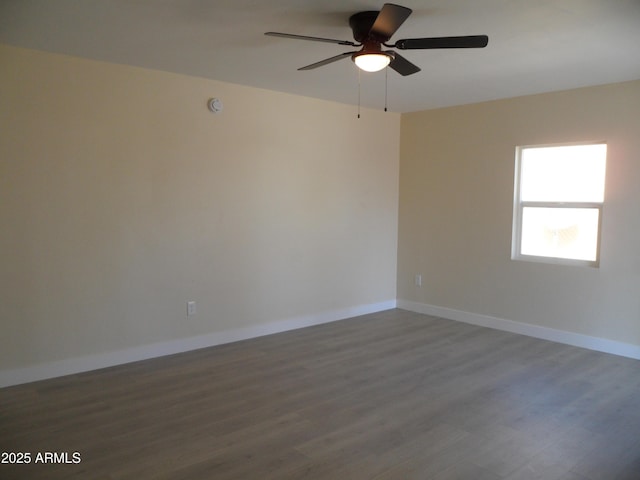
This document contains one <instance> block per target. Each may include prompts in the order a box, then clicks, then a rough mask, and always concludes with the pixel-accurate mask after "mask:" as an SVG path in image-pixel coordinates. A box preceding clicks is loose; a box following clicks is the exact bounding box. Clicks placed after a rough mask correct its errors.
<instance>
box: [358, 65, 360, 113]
mask: <svg viewBox="0 0 640 480" xmlns="http://www.w3.org/2000/svg"><path fill="white" fill-rule="evenodd" d="M358 118H360V69H359V68H358Z"/></svg>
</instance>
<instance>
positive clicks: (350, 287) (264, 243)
mask: <svg viewBox="0 0 640 480" xmlns="http://www.w3.org/2000/svg"><path fill="white" fill-rule="evenodd" d="M0 77H1V78H2V88H1V89H0V107H1V108H0V132H1V133H0V135H1V137H0V159H1V160H0V221H1V225H2V235H1V236H0V252H2V261H1V270H0V286H1V291H2V293H1V296H2V299H1V302H0V325H1V329H2V334H1V335H0V370H3V369H14V368H20V367H27V366H30V365H35V364H40V363H46V362H52V361H57V360H63V359H69V358H76V357H83V356H86V355H95V354H101V353H105V352H115V351H119V350H122V349H130V348H135V347H137V346H140V345H147V344H152V343H154V342H166V341H171V340H175V339H181V338H187V337H193V336H198V335H203V334H210V333H211V332H216V331H224V330H229V329H234V328H243V327H248V326H252V325H260V324H266V323H269V322H274V321H280V320H285V319H289V318H295V317H299V316H305V315H314V314H318V313H322V312H327V311H335V310H340V309H348V308H352V307H357V306H361V305H369V304H375V303H377V302H385V301H391V300H393V301H395V298H396V251H397V210H398V165H399V138H400V133H399V128H400V116H399V115H398V114H392V113H386V114H385V113H384V112H379V111H373V110H365V111H363V115H362V118H361V119H360V120H358V119H357V118H356V109H355V107H350V106H345V105H340V104H336V103H329V102H325V101H319V100H314V99H309V98H304V97H297V96H291V95H285V94H280V93H275V92H268V91H263V90H257V89H252V88H245V87H241V86H237V85H230V84H226V83H220V82H215V81H210V80H205V79H200V78H192V77H185V76H179V75H174V74H169V73H164V72H157V71H150V70H144V69H138V68H131V67H127V66H120V65H113V64H107V63H101V62H94V61H87V60H81V59H77V58H71V57H65V56H59V55H54V54H47V53H41V52H35V51H29V50H23V49H17V48H13V47H8V46H0ZM213 96H215V97H219V98H221V99H222V100H223V102H224V112H223V113H222V114H219V115H214V114H212V113H210V112H209V111H208V110H207V108H206V102H207V100H208V98H210V97H213ZM378 132H379V133H384V134H383V135H382V134H381V135H379V134H378ZM188 300H195V301H197V305H198V314H197V315H196V316H194V317H189V318H186V302H187V301H188Z"/></svg>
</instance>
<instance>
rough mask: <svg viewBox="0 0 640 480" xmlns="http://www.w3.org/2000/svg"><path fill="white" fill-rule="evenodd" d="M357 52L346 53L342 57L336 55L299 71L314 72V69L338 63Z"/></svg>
mask: <svg viewBox="0 0 640 480" xmlns="http://www.w3.org/2000/svg"><path fill="white" fill-rule="evenodd" d="M354 53H356V52H345V53H341V54H340V55H336V56H335V57H331V58H326V59H324V60H321V61H319V62H316V63H312V64H311V65H307V66H306V67H302V68H299V69H298V70H313V69H314V68H318V67H322V66H323V65H328V64H330V63H333V62H337V61H338V60H342V59H343V58H347V57H350V56H351V55H353V54H354Z"/></svg>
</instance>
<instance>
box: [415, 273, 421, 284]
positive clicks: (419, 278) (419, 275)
mask: <svg viewBox="0 0 640 480" xmlns="http://www.w3.org/2000/svg"><path fill="white" fill-rule="evenodd" d="M421 286H422V274H421V273H418V274H417V275H416V287H421Z"/></svg>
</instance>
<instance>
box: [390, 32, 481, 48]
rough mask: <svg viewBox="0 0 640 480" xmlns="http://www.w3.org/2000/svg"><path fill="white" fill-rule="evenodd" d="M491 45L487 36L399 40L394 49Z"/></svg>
mask: <svg viewBox="0 0 640 480" xmlns="http://www.w3.org/2000/svg"><path fill="white" fill-rule="evenodd" d="M488 43H489V37H487V36H486V35H467V36H464V37H430V38H407V39H405V40H398V41H397V42H396V44H395V45H393V47H395V48H398V49H400V50H425V49H433V48H483V47H486V46H487V44H488Z"/></svg>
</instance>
